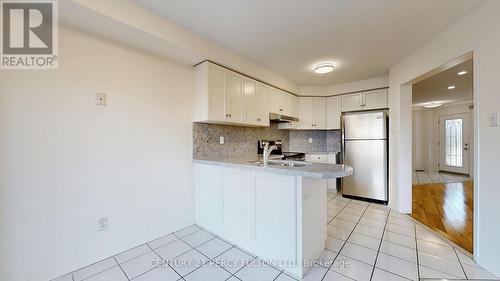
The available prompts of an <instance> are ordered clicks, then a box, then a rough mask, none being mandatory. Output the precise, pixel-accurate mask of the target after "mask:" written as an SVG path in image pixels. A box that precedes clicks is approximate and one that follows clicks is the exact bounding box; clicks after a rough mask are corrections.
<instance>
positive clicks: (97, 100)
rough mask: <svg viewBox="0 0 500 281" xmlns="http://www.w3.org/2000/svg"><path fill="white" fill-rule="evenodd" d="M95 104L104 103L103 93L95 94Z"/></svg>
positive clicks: (104, 95) (104, 96)
mask: <svg viewBox="0 0 500 281" xmlns="http://www.w3.org/2000/svg"><path fill="white" fill-rule="evenodd" d="M95 104H97V105H106V94H104V93H96V94H95Z"/></svg>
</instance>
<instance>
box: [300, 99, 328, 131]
mask: <svg viewBox="0 0 500 281" xmlns="http://www.w3.org/2000/svg"><path fill="white" fill-rule="evenodd" d="M297 129H302V130H326V98H320V97H315V98H312V97H299V124H298V126H297Z"/></svg>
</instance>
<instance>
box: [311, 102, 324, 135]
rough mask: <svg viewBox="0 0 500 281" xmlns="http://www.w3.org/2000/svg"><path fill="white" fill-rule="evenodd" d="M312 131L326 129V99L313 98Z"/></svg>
mask: <svg viewBox="0 0 500 281" xmlns="http://www.w3.org/2000/svg"><path fill="white" fill-rule="evenodd" d="M313 121H314V129H316V130H325V129H326V98H313Z"/></svg>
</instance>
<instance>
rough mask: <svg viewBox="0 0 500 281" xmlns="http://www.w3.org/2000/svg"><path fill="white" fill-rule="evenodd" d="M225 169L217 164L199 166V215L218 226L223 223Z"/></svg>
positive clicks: (197, 179) (197, 196)
mask: <svg viewBox="0 0 500 281" xmlns="http://www.w3.org/2000/svg"><path fill="white" fill-rule="evenodd" d="M223 178H224V174H223V170H222V169H219V167H216V166H208V165H199V166H198V168H197V178H196V181H197V184H196V186H197V188H196V204H197V206H198V208H197V210H198V211H197V216H198V217H199V218H200V219H203V220H204V221H207V222H208V223H210V224H211V225H212V226H213V227H215V228H218V227H220V226H221V225H222V199H223V189H222V187H223V184H224V182H223Z"/></svg>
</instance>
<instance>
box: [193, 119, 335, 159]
mask: <svg viewBox="0 0 500 281" xmlns="http://www.w3.org/2000/svg"><path fill="white" fill-rule="evenodd" d="M221 136H223V137H224V144H219V138H220V137H221ZM309 138H312V139H313V142H312V143H309ZM261 139H267V140H276V139H279V140H282V141H283V151H294V152H305V153H313V152H318V153H325V152H338V151H340V131H293V130H291V131H288V130H279V129H278V126H277V124H271V126H270V127H265V128H260V127H259V128H252V127H239V126H229V125H216V124H203V123H193V158H195V159H206V158H213V157H232V156H239V157H241V156H243V157H245V156H246V155H248V156H253V155H255V154H256V153H257V141H258V140H261Z"/></svg>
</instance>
